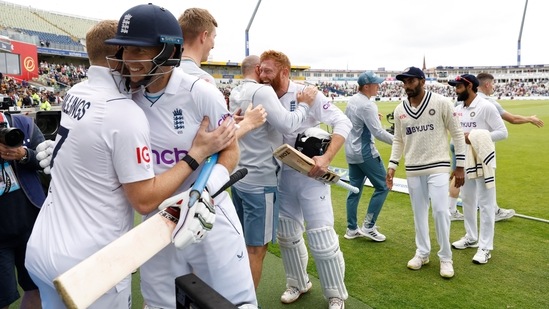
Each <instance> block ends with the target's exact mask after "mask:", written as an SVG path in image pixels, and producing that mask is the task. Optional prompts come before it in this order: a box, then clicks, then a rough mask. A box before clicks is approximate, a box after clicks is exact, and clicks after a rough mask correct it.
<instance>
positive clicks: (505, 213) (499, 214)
mask: <svg viewBox="0 0 549 309" xmlns="http://www.w3.org/2000/svg"><path fill="white" fill-rule="evenodd" d="M514 215H515V210H514V209H503V208H498V210H497V211H496V222H498V221H502V220H507V219H510V218H512V217H513V216H514Z"/></svg>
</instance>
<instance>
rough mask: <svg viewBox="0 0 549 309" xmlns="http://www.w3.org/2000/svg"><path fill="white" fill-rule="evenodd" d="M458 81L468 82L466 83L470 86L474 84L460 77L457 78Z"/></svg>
mask: <svg viewBox="0 0 549 309" xmlns="http://www.w3.org/2000/svg"><path fill="white" fill-rule="evenodd" d="M456 81H457V82H460V81H466V82H467V83H468V84H470V85H472V84H473V83H472V82H471V81H470V80H468V79H467V78H465V77H463V76H458V77H456Z"/></svg>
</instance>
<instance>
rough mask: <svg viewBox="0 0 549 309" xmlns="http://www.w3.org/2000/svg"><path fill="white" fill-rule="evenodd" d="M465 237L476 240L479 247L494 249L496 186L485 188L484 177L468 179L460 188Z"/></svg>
mask: <svg viewBox="0 0 549 309" xmlns="http://www.w3.org/2000/svg"><path fill="white" fill-rule="evenodd" d="M461 200H462V203H463V204H462V208H463V216H464V224H465V237H467V238H468V239H469V240H472V241H478V247H479V249H487V250H493V249H494V225H495V217H496V187H495V183H494V187H492V188H487V187H486V184H485V183H484V177H479V178H474V179H468V178H467V177H465V184H464V185H463V187H462V188H461ZM477 205H478V210H479V211H480V234H479V229H478V228H477Z"/></svg>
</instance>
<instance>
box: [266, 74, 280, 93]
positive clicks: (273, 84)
mask: <svg viewBox="0 0 549 309" xmlns="http://www.w3.org/2000/svg"><path fill="white" fill-rule="evenodd" d="M269 84H270V85H271V87H273V89H274V90H275V91H278V90H281V89H282V85H283V83H282V74H281V72H280V71H278V73H276V76H275V78H273V79H272V80H271V82H270V83H269Z"/></svg>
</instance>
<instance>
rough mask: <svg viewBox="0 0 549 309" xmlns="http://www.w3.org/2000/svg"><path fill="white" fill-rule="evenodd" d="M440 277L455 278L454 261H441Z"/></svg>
mask: <svg viewBox="0 0 549 309" xmlns="http://www.w3.org/2000/svg"><path fill="white" fill-rule="evenodd" d="M440 276H441V277H442V278H452V277H453V276H454V263H453V262H452V260H447V261H440Z"/></svg>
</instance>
